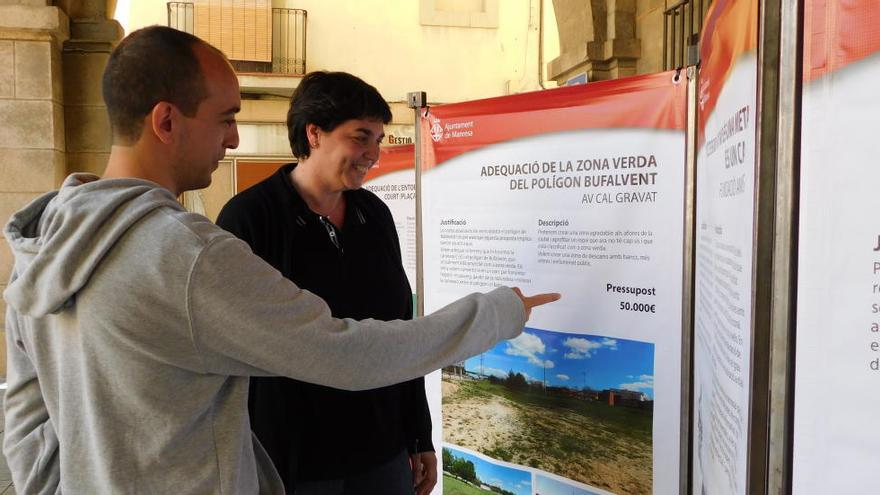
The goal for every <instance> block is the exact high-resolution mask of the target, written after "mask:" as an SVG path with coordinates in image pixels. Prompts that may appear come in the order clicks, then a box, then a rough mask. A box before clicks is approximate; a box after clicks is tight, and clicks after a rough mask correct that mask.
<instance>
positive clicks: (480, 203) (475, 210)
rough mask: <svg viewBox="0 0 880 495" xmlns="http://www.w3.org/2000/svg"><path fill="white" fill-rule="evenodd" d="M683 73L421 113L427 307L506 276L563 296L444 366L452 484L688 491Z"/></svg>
mask: <svg viewBox="0 0 880 495" xmlns="http://www.w3.org/2000/svg"><path fill="white" fill-rule="evenodd" d="M683 79H684V78H683V77H681V78H679V77H677V76H676V74H675V73H674V72H668V73H661V74H654V75H649V76H638V77H634V78H628V79H621V80H616V81H607V82H597V83H590V84H588V85H582V86H573V87H566V88H559V89H554V90H549V91H542V92H537V93H527V94H521V95H514V96H506V97H501V98H493V99H488V100H480V101H474V102H467V103H461V104H453V105H444V106H438V107H431V108H430V110H429V112H428V114H427V116H424V117H423V118H422V120H421V126H422V135H423V136H425V138H424V139H423V141H422V142H423V143H424V144H423V148H422V156H423V164H424V168H423V174H422V205H423V220H424V222H423V225H424V227H423V229H424V230H423V235H424V240H425V242H424V260H425V262H424V274H425V310H426V312H431V311H434V310H436V309H438V308H440V307H442V306H443V305H445V304H447V303H449V302H451V301H453V300H455V299H457V298H459V297H461V296H463V295H466V294H468V293H471V292H474V291H486V290H489V289H492V288H493V287H496V286H499V285H507V286H518V287H520V288H521V289H522V290H523V292H525V293H538V292H549V291H555V292H561V293H562V294H563V298H562V300H561V301H559V302H556V303H554V304H552V305H548V306H546V307H542V308H539V309H537V310H535V312H534V313H533V314H532V317H531V319H530V320H529V322H528V325H527V328H526V329H525V331H524V332H523V334H522V335H521V336H519V337H518V338H516V339H514V340H511V341H506V342H502V343H501V344H499V345H497V346H496V347H495V348H493V349H490V350H489V351H487V352H486V353H484V354H482V355H480V356H476V357H473V358H471V359H468V360H466V361H464V362H462V363H459V364H458V365H456V366H450V367H448V368H446V369H444V370H443V371H442V384H441V388H442V394H443V399H442V442H443V443H442V445H443V446H444V449H443V459H444V461H445V462H444V463H443V476H442V483H443V493H445V494H458V493H515V494H529V495H531V494H533V493H541V494H542V495H543V494H545V493H550V494H555V493H559V494H571V493H577V494H603V495H605V494H651V493H656V494H668V493H677V492H678V483H679V480H678V472H679V447H680V432H679V418H680V413H681V363H680V361H681V343H682V341H681V334H682V328H681V324H682V323H681V312H682V299H681V292H682V256H683V245H682V242H683V228H684V210H683V209H684V180H685V178H684V169H685V158H684V152H685V131H684V127H685V110H686V108H685V102H686V92H687V84H686V82H685V81H684V80H683ZM438 429H440V428H438V425H437V424H436V423H435V430H438ZM438 434H441V433H440V432H438ZM438 445H439V443H438Z"/></svg>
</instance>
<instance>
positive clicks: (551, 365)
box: [465, 327, 654, 399]
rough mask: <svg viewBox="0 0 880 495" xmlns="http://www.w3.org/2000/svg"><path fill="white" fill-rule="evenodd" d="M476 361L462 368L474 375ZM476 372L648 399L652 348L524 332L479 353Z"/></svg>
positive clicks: (594, 338) (534, 330)
mask: <svg viewBox="0 0 880 495" xmlns="http://www.w3.org/2000/svg"><path fill="white" fill-rule="evenodd" d="M480 359H481V356H475V357H472V358H470V359H468V360H467V361H465V368H466V369H467V370H468V371H471V372H476V373H479V372H480V369H481V364H480ZM482 370H483V371H482V372H483V374H485V375H495V376H498V377H505V376H507V373H508V371H513V372H514V373H523V374H524V375H526V377H527V378H528V379H529V380H537V381H542V380H544V378H545V372H546V380H547V385H548V386H550V385H552V386H560V387H569V388H572V389H578V390H579V389H582V388H583V387H584V385H586V386H588V387H590V388H592V389H594V390H604V389H609V388H616V389H625V390H634V391H638V392H642V393H644V394H645V395H647V396H648V398H649V399H653V398H654V344H650V343H647V342H639V341H635V340H626V339H619V338H612V337H604V336H600V335H584V334H573V333H562V332H551V331H547V330H540V329H537V328H529V327H526V329H525V330H524V331H523V333H522V335H520V336H519V337H517V338H515V339H513V340H509V341H504V342H501V343H499V344H498V345H496V346H495V347H493V348H492V349H490V350H489V351H487V352H486V353H484V354H483V355H482Z"/></svg>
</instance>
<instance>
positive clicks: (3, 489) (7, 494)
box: [0, 390, 15, 495]
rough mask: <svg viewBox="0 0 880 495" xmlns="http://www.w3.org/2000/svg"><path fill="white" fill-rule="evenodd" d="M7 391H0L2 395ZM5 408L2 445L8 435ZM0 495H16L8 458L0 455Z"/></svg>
mask: <svg viewBox="0 0 880 495" xmlns="http://www.w3.org/2000/svg"><path fill="white" fill-rule="evenodd" d="M2 392H5V390H0V395H2ZM3 425H4V420H3V408H2V407H0V445H2V442H3V436H4V435H5V434H6V432H5V431H3V429H4V426H3ZM0 495H15V487H13V486H12V475H10V474H9V466H7V465H6V458H5V457H3V454H2V453H0Z"/></svg>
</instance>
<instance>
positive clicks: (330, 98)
mask: <svg viewBox="0 0 880 495" xmlns="http://www.w3.org/2000/svg"><path fill="white" fill-rule="evenodd" d="M351 119H375V120H380V121H382V123H383V124H387V123H388V122H391V109H390V108H389V107H388V103H386V102H385V100H384V99H383V98H382V95H380V94H379V91H377V90H376V88H374V87H373V86H370V85H369V84H367V83H366V82H364V81H363V80H361V79H360V78H358V77H356V76H353V75H351V74H348V73H346V72H323V71H317V72H311V73H309V74H307V75H306V76H305V77H304V78H303V79H302V81H300V83H299V86H297V87H296V90H295V91H294V92H293V96H291V97H290V108H289V109H288V111H287V138H288V139H289V140H290V149H291V151H292V152H293V156H295V157H297V158H306V157H308V156H309V154H310V153H311V149H310V148H309V140H308V137H307V136H306V126H307V125H308V124H315V125H317V126H318V127H319V128H321V130H323V131H326V132H332V131H333V129H336V127H337V126H338V125H339V124H341V123H343V122H345V121H346V120H351Z"/></svg>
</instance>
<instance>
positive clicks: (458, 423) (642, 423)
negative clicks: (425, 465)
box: [443, 328, 654, 495]
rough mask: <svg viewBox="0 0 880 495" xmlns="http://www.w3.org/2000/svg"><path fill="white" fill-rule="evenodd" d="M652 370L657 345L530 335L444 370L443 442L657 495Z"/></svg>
mask: <svg viewBox="0 0 880 495" xmlns="http://www.w3.org/2000/svg"><path fill="white" fill-rule="evenodd" d="M653 367H654V345H653V344H650V343H645V342H637V341H632V340H624V339H616V338H608V337H604V336H594V335H583V334H567V333H560V332H550V331H546V330H540V329H535V328H526V329H525V331H524V332H523V334H522V335H520V336H519V337H517V338H516V339H514V340H511V341H508V342H503V343H501V344H499V345H498V346H496V347H495V348H493V349H491V350H490V351H488V352H486V353H485V354H483V355H481V356H477V357H474V358H471V359H469V360H467V361H466V362H464V363H462V364H460V365H458V366H451V367H448V368H445V369H444V370H443V440H444V442H446V443H449V444H453V445H457V446H460V447H464V448H467V449H470V450H473V451H476V452H480V453H482V454H484V455H486V456H488V457H491V458H494V459H499V460H503V461H506V462H509V463H512V464H519V465H522V466H528V467H532V468H536V469H539V470H542V471H546V472H549V473H552V474H555V475H558V476H561V477H563V478H568V479H570V480H574V481H577V482H579V483H582V484H584V485H587V486H591V487H595V488H598V489H601V490H604V491H607V492H611V493H615V494H621V495H623V494H636V495H638V494H651V493H652V479H653V440H652V430H653V405H654V377H653ZM444 469H445V468H444Z"/></svg>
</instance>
